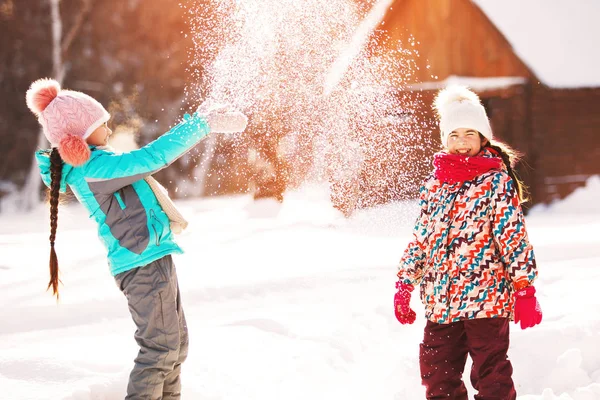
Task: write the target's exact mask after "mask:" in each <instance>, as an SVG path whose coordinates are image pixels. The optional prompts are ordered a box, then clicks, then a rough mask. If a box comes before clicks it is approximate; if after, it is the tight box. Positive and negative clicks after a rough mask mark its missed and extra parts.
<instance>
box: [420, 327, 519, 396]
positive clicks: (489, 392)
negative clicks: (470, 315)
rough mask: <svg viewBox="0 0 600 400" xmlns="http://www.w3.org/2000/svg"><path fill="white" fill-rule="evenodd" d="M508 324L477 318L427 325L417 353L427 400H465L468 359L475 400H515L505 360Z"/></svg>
mask: <svg viewBox="0 0 600 400" xmlns="http://www.w3.org/2000/svg"><path fill="white" fill-rule="evenodd" d="M508 324H509V320H508V319H507V318H480V319H472V320H465V321H459V322H454V323H452V324H436V323H434V322H431V321H427V325H426V326H425V336H424V338H423V343H421V349H420V353H419V364H420V367H421V379H422V382H423V385H424V386H425V387H426V389H427V392H426V393H427V399H430V400H431V399H453V400H467V399H468V397H467V389H466V387H465V385H464V383H463V381H462V374H463V371H464V369H465V363H466V361H467V354H468V355H470V356H471V360H472V361H473V367H472V368H471V384H472V385H473V388H475V390H477V392H478V394H476V395H475V399H477V400H492V399H493V400H515V399H516V398H517V393H516V391H515V386H514V384H513V380H512V372H513V369H512V365H511V364H510V361H509V360H508V356H507V354H506V353H507V351H508V343H509V325H508Z"/></svg>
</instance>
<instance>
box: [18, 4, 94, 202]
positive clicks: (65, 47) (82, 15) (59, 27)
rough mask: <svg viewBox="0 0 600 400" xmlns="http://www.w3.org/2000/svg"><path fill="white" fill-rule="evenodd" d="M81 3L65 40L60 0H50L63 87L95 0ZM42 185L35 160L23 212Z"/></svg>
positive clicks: (57, 75)
mask: <svg viewBox="0 0 600 400" xmlns="http://www.w3.org/2000/svg"><path fill="white" fill-rule="evenodd" d="M81 1H82V7H81V9H80V10H79V13H78V14H77V16H76V18H75V22H74V23H73V26H72V27H71V29H70V30H69V32H68V33H67V34H66V35H65V37H64V39H63V35H62V31H63V24H62V18H61V15H60V0H49V2H50V16H51V18H52V77H53V78H54V79H56V80H57V81H58V82H59V83H60V84H61V85H62V83H63V81H64V78H65V65H64V60H65V58H66V57H67V53H68V51H69V49H70V47H71V45H72V44H73V42H74V40H75V39H76V37H77V34H78V33H79V31H80V30H81V27H82V26H83V23H84V22H85V19H86V18H87V16H88V15H89V13H90V10H91V8H92V1H93V0H81ZM44 147H48V141H47V140H46V137H45V136H44V132H43V130H42V129H40V132H39V134H38V140H37V148H44ZM41 184H42V181H41V179H40V175H39V171H38V167H37V163H36V161H35V158H34V159H33V160H32V163H31V168H30V169H29V173H28V175H27V181H26V182H25V185H24V186H23V189H22V191H21V193H20V197H21V201H19V202H18V203H19V204H20V206H21V208H22V209H23V210H31V209H32V208H33V207H34V206H35V205H36V204H38V203H39V202H40V200H41V199H40V192H41V190H40V189H41Z"/></svg>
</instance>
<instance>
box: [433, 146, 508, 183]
mask: <svg viewBox="0 0 600 400" xmlns="http://www.w3.org/2000/svg"><path fill="white" fill-rule="evenodd" d="M490 154H491V157H489V156H487V157H486V156H481V155H476V156H473V157H468V156H462V155H459V154H448V153H444V152H439V153H436V154H434V156H433V165H434V167H435V170H434V172H433V173H434V175H435V178H436V179H438V180H440V181H442V182H447V183H460V182H465V181H469V180H471V179H473V178H475V177H476V176H478V175H481V174H483V173H485V172H488V171H489V170H492V169H500V168H501V166H502V159H501V158H500V157H496V154H495V152H494V153H491V152H490Z"/></svg>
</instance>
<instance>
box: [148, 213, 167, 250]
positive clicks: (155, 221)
mask: <svg viewBox="0 0 600 400" xmlns="http://www.w3.org/2000/svg"><path fill="white" fill-rule="evenodd" d="M150 218H151V219H152V229H153V230H154V237H155V238H156V245H157V246H160V236H159V234H158V230H157V229H156V225H155V224H158V225H160V227H161V232H162V231H163V230H164V225H163V224H162V222H160V221H159V220H158V217H157V216H156V213H155V212H154V210H150Z"/></svg>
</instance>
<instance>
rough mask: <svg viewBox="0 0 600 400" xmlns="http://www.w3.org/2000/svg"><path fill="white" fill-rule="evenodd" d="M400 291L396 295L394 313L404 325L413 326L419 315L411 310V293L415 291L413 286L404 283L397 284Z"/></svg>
mask: <svg viewBox="0 0 600 400" xmlns="http://www.w3.org/2000/svg"><path fill="white" fill-rule="evenodd" d="M396 289H398V291H397V292H396V294H395V295H394V312H395V314H396V319H397V320H398V322H400V323H401V324H402V325H404V324H412V323H413V322H415V319H416V318H417V314H416V313H415V312H414V311H413V310H411V309H410V292H412V291H413V289H414V287H413V285H409V284H406V283H402V282H396Z"/></svg>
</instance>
